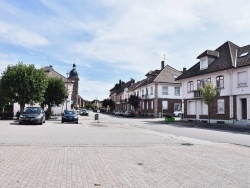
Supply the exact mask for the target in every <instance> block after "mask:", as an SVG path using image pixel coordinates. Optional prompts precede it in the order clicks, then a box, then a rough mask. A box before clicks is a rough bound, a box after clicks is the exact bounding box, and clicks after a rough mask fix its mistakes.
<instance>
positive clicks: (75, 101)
mask: <svg viewBox="0 0 250 188" xmlns="http://www.w3.org/2000/svg"><path fill="white" fill-rule="evenodd" d="M68 79H70V80H73V81H74V86H73V92H72V100H73V107H74V108H77V107H78V82H79V78H78V72H77V70H76V64H75V63H74V64H73V69H72V70H71V71H70V72H69V77H68Z"/></svg>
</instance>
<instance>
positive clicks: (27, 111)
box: [23, 108, 41, 114]
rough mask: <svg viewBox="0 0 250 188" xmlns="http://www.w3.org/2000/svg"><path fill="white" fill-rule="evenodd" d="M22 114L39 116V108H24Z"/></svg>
mask: <svg viewBox="0 0 250 188" xmlns="http://www.w3.org/2000/svg"><path fill="white" fill-rule="evenodd" d="M23 113H25V114H40V113H41V109H40V108H25V109H24V111H23Z"/></svg>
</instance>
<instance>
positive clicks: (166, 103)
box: [162, 101, 168, 110]
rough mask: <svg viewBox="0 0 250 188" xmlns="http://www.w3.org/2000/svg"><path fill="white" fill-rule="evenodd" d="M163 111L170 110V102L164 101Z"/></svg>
mask: <svg viewBox="0 0 250 188" xmlns="http://www.w3.org/2000/svg"><path fill="white" fill-rule="evenodd" d="M162 109H165V110H167V109H168V101H162Z"/></svg>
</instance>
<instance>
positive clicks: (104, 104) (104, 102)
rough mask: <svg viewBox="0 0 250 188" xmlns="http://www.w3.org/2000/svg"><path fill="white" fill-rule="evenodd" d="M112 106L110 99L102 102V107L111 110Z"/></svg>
mask: <svg viewBox="0 0 250 188" xmlns="http://www.w3.org/2000/svg"><path fill="white" fill-rule="evenodd" d="M112 105H113V101H112V99H104V100H103V102H102V106H103V107H105V108H107V107H108V106H109V107H110V108H111V107H112Z"/></svg>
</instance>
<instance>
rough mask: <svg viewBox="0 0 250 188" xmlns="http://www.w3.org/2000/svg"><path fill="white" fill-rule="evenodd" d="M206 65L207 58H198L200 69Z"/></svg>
mask: <svg viewBox="0 0 250 188" xmlns="http://www.w3.org/2000/svg"><path fill="white" fill-rule="evenodd" d="M207 67H208V63H207V58H205V59H201V60H200V70H202V69H206V68H207Z"/></svg>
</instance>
